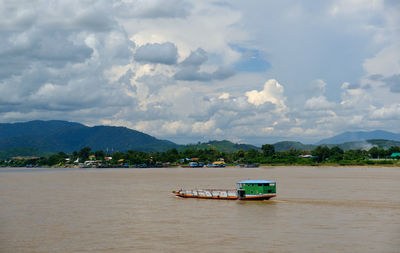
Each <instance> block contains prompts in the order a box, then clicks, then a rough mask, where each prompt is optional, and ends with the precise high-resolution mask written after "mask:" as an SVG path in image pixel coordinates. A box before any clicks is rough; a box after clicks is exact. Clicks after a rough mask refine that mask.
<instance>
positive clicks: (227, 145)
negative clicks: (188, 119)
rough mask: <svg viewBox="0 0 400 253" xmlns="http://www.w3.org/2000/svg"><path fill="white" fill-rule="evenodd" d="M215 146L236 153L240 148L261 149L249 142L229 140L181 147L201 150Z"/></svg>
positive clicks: (219, 149)
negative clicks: (241, 142)
mask: <svg viewBox="0 0 400 253" xmlns="http://www.w3.org/2000/svg"><path fill="white" fill-rule="evenodd" d="M212 148H215V149H216V150H218V151H220V152H224V153H234V152H237V151H239V150H241V149H242V150H244V151H248V150H250V149H260V148H259V147H256V146H253V145H249V144H237V143H233V142H230V141H227V140H223V141H209V142H206V143H198V144H188V145H184V146H182V147H181V148H180V149H181V150H185V149H193V150H200V149H212Z"/></svg>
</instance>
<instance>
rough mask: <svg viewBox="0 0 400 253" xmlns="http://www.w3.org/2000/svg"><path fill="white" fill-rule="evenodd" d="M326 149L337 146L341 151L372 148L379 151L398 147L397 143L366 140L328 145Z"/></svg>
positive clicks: (399, 143) (398, 143) (399, 145)
mask: <svg viewBox="0 0 400 253" xmlns="http://www.w3.org/2000/svg"><path fill="white" fill-rule="evenodd" d="M327 146H328V147H330V148H331V147H334V146H338V147H339V148H341V149H343V150H350V149H353V150H354V149H361V150H370V149H371V148H373V147H377V148H380V149H388V148H390V147H392V146H398V147H400V142H399V141H392V140H380V139H378V140H366V141H352V142H345V143H341V144H328V145H327Z"/></svg>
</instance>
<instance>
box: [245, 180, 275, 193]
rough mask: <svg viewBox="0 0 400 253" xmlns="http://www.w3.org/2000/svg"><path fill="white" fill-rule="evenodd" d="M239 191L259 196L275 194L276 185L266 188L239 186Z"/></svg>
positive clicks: (257, 185)
mask: <svg viewBox="0 0 400 253" xmlns="http://www.w3.org/2000/svg"><path fill="white" fill-rule="evenodd" d="M241 185H242V186H240V185H239V189H244V190H245V192H246V194H249V195H260V194H273V193H276V183H275V185H274V186H270V185H269V186H267V185H265V184H241Z"/></svg>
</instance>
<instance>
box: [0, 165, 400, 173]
mask: <svg viewBox="0 0 400 253" xmlns="http://www.w3.org/2000/svg"><path fill="white" fill-rule="evenodd" d="M290 167H293V168H348V169H360V168H398V169H400V165H397V164H396V165H395V164H384V165H335V164H324V165H296V164H295V165H290V164H288V165H260V166H258V167H251V168H241V167H238V166H226V167H216V168H208V167H193V168H185V167H181V166H171V167H148V168H135V167H129V168H127V167H114V168H111V167H110V168H95V167H94V168H80V167H0V171H1V170H13V169H16V170H26V171H30V170H32V171H34V170H38V169H40V170H58V169H60V170H62V169H71V170H72V169H73V170H110V169H137V170H143V169H168V168H171V169H172V168H180V169H210V170H218V169H225V168H227V169H241V170H249V169H271V168H290Z"/></svg>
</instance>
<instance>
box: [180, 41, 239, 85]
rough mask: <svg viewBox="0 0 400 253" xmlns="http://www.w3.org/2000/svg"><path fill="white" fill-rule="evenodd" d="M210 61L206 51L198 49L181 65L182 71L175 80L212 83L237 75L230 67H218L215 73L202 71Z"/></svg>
mask: <svg viewBox="0 0 400 253" xmlns="http://www.w3.org/2000/svg"><path fill="white" fill-rule="evenodd" d="M207 59H208V54H207V52H206V51H205V50H203V49H201V48H198V49H197V50H196V51H192V52H191V53H190V55H189V56H188V57H186V59H184V60H183V61H182V62H181V63H180V64H179V65H180V69H179V70H178V71H177V72H176V73H175V75H174V78H175V79H176V80H182V81H201V82H206V81H211V80H224V79H227V78H229V77H231V76H233V75H234V74H235V71H234V70H233V69H232V68H230V67H218V68H217V69H216V70H215V71H213V72H204V71H200V68H201V65H202V64H204V63H205V62H206V61H207Z"/></svg>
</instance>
